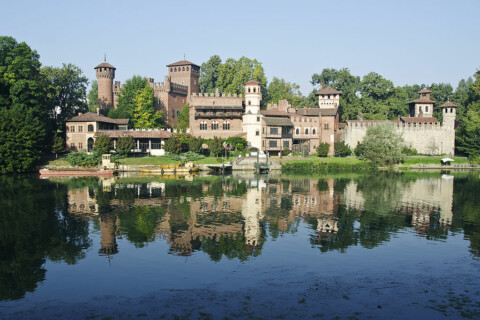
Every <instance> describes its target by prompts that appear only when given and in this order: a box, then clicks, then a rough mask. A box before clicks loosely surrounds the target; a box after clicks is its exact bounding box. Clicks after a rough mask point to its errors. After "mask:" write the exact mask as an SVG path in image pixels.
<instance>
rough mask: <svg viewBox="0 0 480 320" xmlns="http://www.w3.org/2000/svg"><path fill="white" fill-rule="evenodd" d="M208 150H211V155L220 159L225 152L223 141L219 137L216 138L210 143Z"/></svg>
mask: <svg viewBox="0 0 480 320" xmlns="http://www.w3.org/2000/svg"><path fill="white" fill-rule="evenodd" d="M208 149H209V150H210V154H211V155H212V156H214V157H218V156H219V155H221V154H222V153H223V152H224V148H223V139H221V138H219V137H214V138H213V139H212V140H210V141H209V142H208Z"/></svg>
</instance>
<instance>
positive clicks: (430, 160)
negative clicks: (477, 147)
mask: <svg viewBox="0 0 480 320" xmlns="http://www.w3.org/2000/svg"><path fill="white" fill-rule="evenodd" d="M443 158H452V159H453V160H455V161H454V162H452V164H458V163H469V161H468V158H467V157H447V156H412V157H407V158H406V159H405V162H404V163H403V165H413V164H440V160H441V159H443Z"/></svg>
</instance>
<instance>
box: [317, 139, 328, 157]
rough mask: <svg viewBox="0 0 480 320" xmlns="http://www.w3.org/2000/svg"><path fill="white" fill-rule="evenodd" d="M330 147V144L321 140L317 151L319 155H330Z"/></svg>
mask: <svg viewBox="0 0 480 320" xmlns="http://www.w3.org/2000/svg"><path fill="white" fill-rule="evenodd" d="M329 149H330V144H328V143H326V142H320V144H319V145H318V147H317V153H318V156H319V157H326V156H328V150H329Z"/></svg>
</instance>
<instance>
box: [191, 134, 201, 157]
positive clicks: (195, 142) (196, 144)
mask: <svg viewBox="0 0 480 320" xmlns="http://www.w3.org/2000/svg"><path fill="white" fill-rule="evenodd" d="M202 144H203V140H202V138H195V137H192V138H191V139H190V142H189V143H188V149H189V150H190V151H192V152H196V153H200V152H202V151H203V150H202Z"/></svg>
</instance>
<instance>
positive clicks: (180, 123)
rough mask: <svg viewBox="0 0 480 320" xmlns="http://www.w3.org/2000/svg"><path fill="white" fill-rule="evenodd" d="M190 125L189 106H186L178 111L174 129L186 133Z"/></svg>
mask: <svg viewBox="0 0 480 320" xmlns="http://www.w3.org/2000/svg"><path fill="white" fill-rule="evenodd" d="M189 124H190V105H189V104H186V105H184V106H183V107H182V109H180V114H179V115H178V117H177V125H176V128H177V130H179V131H180V132H187V129H188V126H189Z"/></svg>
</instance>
